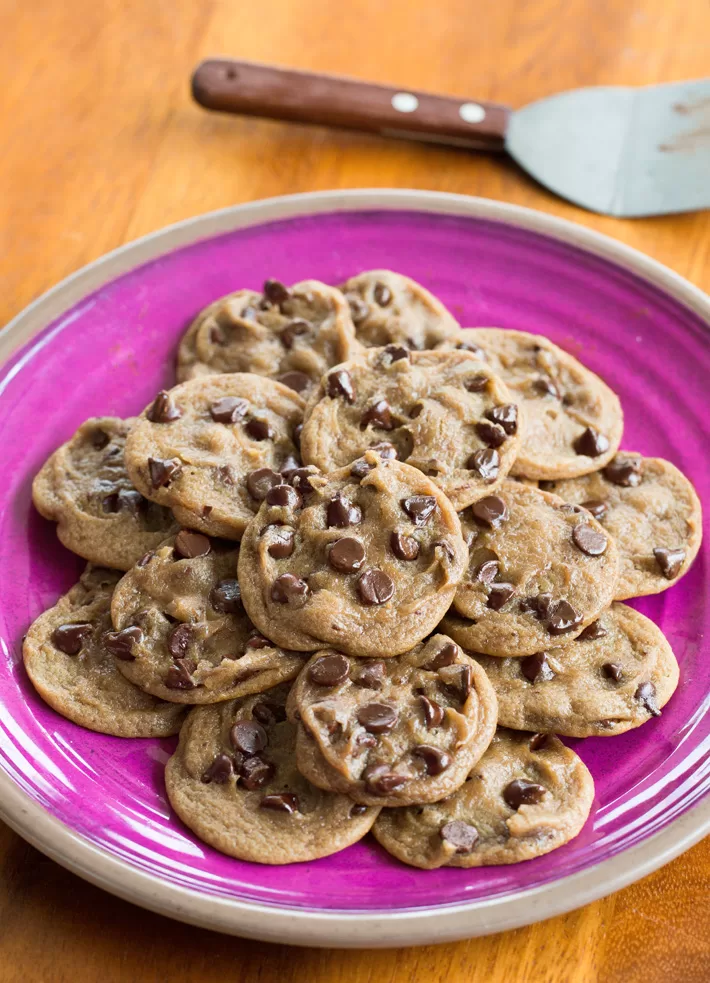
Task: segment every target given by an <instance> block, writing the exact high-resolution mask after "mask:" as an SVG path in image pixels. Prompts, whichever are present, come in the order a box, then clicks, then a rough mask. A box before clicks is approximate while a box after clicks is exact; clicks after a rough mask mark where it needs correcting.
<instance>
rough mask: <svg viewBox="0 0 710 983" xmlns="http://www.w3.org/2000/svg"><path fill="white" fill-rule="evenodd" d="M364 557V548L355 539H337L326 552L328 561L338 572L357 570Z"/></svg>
mask: <svg viewBox="0 0 710 983" xmlns="http://www.w3.org/2000/svg"><path fill="white" fill-rule="evenodd" d="M364 559H365V549H364V547H363V545H362V543H361V542H360V541H359V540H357V539H350V538H346V539H338V540H337V541H336V542H335V543H333V545H332V546H331V548H330V551H329V552H328V562H329V563H330V565H331V567H332V568H333V569H334V570H337V571H338V572H339V573H353V571H354V570H359V569H360V567H361V566H362V562H363V560H364Z"/></svg>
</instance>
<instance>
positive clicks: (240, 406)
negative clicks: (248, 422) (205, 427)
mask: <svg viewBox="0 0 710 983" xmlns="http://www.w3.org/2000/svg"><path fill="white" fill-rule="evenodd" d="M248 409H249V403H247V401H246V400H245V399H239V398H238V397H237V396H224V397H223V398H222V399H218V400H217V401H216V402H214V403H212V405H211V406H210V416H211V417H212V419H213V420H214V421H215V423H236V422H237V420H241V419H242V417H244V416H245V415H246V413H247V410H248Z"/></svg>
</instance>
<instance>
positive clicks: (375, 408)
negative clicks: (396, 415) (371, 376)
mask: <svg viewBox="0 0 710 983" xmlns="http://www.w3.org/2000/svg"><path fill="white" fill-rule="evenodd" d="M369 426H373V427H377V428H378V429H379V430H394V427H395V423H394V420H393V419H392V407H391V406H390V404H389V402H388V401H387V400H386V399H377V400H375V402H374V403H373V404H372V405H371V406H368V408H367V409H366V410H365V412H364V413H363V414H362V416H361V418H360V429H361V430H365V428H366V427H369Z"/></svg>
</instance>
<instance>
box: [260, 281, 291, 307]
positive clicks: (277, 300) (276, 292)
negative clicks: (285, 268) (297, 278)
mask: <svg viewBox="0 0 710 983" xmlns="http://www.w3.org/2000/svg"><path fill="white" fill-rule="evenodd" d="M290 296H291V294H290V293H289V292H288V287H285V286H284V285H283V283H281V281H280V280H271V279H269V280H265V281H264V297H266V299H267V300H268V301H269V303H270V304H277V305H278V304H283V303H284V302H285V301H287V300H288V299H289V297H290Z"/></svg>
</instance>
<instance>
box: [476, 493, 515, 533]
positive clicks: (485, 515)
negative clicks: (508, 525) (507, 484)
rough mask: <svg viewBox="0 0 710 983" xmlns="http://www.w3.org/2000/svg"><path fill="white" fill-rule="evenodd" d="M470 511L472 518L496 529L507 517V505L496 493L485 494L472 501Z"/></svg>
mask: <svg viewBox="0 0 710 983" xmlns="http://www.w3.org/2000/svg"><path fill="white" fill-rule="evenodd" d="M471 512H472V514H473V517H474V519H477V520H478V521H479V522H482V523H483V524H484V525H485V526H490V527H491V528H492V529H498V527H499V526H500V525H502V523H504V522H505V520H506V519H507V518H508V506H507V505H506V504H505V502H504V501H503V499H502V498H499V497H498V496H497V495H487V496H486V497H485V498H481V499H479V500H478V501H477V502H474V503H473V505H472V506H471Z"/></svg>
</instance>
